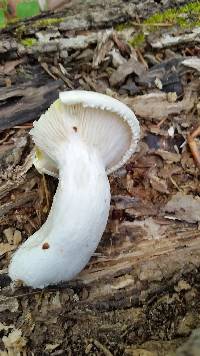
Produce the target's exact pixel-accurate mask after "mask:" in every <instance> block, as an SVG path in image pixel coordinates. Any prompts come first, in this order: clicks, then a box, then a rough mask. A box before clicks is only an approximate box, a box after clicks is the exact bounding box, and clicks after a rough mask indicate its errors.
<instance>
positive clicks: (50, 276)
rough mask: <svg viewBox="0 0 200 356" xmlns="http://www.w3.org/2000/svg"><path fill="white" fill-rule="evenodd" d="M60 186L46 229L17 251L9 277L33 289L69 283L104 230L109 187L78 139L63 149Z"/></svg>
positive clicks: (91, 152)
mask: <svg viewBox="0 0 200 356" xmlns="http://www.w3.org/2000/svg"><path fill="white" fill-rule="evenodd" d="M59 166H60V170H59V184H58V188H57V191H56V194H55V196H54V200H53V204H52V207H51V211H50V213H49V216H48V218H47V221H46V222H45V224H44V225H43V226H42V227H41V228H40V230H38V231H37V232H36V233H35V234H34V235H32V236H31V237H29V238H28V240H27V241H26V242H25V243H24V244H23V245H22V246H21V247H20V248H19V249H18V250H17V251H16V253H15V254H14V256H13V258H12V261H11V265H10V267H9V275H10V277H11V278H12V279H13V280H17V279H20V280H22V281H23V282H25V284H27V285H30V286H32V287H35V288H36V287H37V288H42V287H44V286H46V285H49V284H55V283H58V282H60V281H64V280H65V281H66V280H69V279H72V278H73V277H74V276H75V275H76V274H78V273H79V272H80V271H81V270H82V269H83V268H84V266H85V265H86V264H87V262H88V261H89V259H90V257H91V255H92V254H93V252H94V251H95V249H96V247H97V245H98V243H99V241H100V239H101V236H102V234H103V231H104V229H105V226H106V223H107V219H108V214H109V207H110V187H109V182H108V178H107V175H106V172H105V168H104V166H103V163H102V161H101V159H100V157H99V156H98V153H97V152H96V151H95V149H91V148H89V147H87V146H86V145H85V144H84V143H83V142H82V141H81V139H80V138H79V137H78V135H77V136H76V137H72V139H70V141H69V142H67V144H63V145H62V149H61V150H60V160H59Z"/></svg>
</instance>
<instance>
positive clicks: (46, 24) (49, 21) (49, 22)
mask: <svg viewBox="0 0 200 356" xmlns="http://www.w3.org/2000/svg"><path fill="white" fill-rule="evenodd" d="M64 19H65V18H64V17H59V18H55V17H52V18H48V19H41V20H37V21H36V22H35V24H34V26H35V27H49V26H51V25H56V24H59V23H60V22H62V21H64Z"/></svg>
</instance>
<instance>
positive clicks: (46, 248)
mask: <svg viewBox="0 0 200 356" xmlns="http://www.w3.org/2000/svg"><path fill="white" fill-rule="evenodd" d="M49 247H50V246H49V244H48V242H45V243H44V244H43V245H42V249H43V250H48V248H49Z"/></svg>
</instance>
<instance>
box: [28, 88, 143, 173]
mask: <svg viewBox="0 0 200 356" xmlns="http://www.w3.org/2000/svg"><path fill="white" fill-rule="evenodd" d="M55 111H56V113H55ZM55 114H56V116H62V120H67V121H68V123H69V125H71V127H72V128H73V129H74V131H76V132H77V133H78V134H79V135H80V136H81V137H82V139H83V140H84V141H85V142H86V143H87V144H88V145H90V146H93V147H95V148H96V149H97V150H98V151H99V153H100V156H101V157H102V159H103V162H104V164H105V168H106V171H107V173H108V174H109V173H112V172H114V171H115V170H117V169H118V168H120V167H121V166H123V165H124V164H125V163H126V162H127V160H128V159H129V158H130V157H131V155H132V154H133V153H134V152H135V150H136V146H137V143H138V140H139V137H140V126H139V122H138V120H137V119H136V117H135V114H134V113H133V111H132V110H131V109H129V108H128V106H126V105H125V104H123V103H122V102H120V101H119V100H117V99H114V98H112V97H110V96H108V95H105V94H101V93H96V92H91V91H83V90H71V91H65V92H61V93H60V94H59V99H58V100H56V101H55V102H54V103H53V104H52V105H51V106H50V108H49V109H48V110H47V112H46V113H45V114H43V115H42V116H41V118H42V120H44V119H45V120H46V119H47V120H48V119H50V118H52V116H53V115H55ZM39 121H40V119H39ZM63 129H64V125H63ZM42 157H43V158H42V160H40V159H38V157H36V159H35V161H34V164H35V166H36V168H39V169H38V170H39V171H40V172H44V173H49V174H51V172H52V175H54V176H55V171H56V169H55V168H53V169H52V162H53V161H52V160H51V162H49V164H50V166H48V156H47V155H45V153H43V155H42ZM55 164H56V163H55Z"/></svg>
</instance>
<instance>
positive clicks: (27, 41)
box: [21, 37, 37, 47]
mask: <svg viewBox="0 0 200 356" xmlns="http://www.w3.org/2000/svg"><path fill="white" fill-rule="evenodd" d="M36 43H37V40H36V38H34V37H27V38H24V39H23V40H21V44H22V45H23V46H26V47H31V46H34V45H35V44H36Z"/></svg>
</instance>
